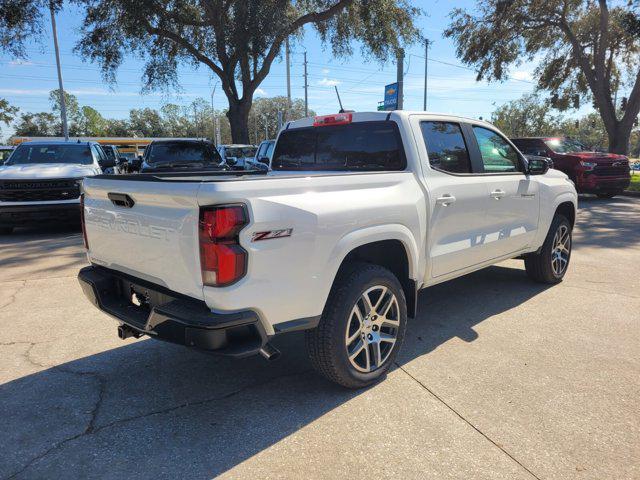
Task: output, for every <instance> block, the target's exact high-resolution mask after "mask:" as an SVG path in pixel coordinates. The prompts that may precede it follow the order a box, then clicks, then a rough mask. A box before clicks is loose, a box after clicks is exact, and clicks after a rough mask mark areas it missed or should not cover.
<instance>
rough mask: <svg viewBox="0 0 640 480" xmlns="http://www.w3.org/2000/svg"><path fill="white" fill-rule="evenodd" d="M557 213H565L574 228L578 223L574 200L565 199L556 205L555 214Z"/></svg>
mask: <svg viewBox="0 0 640 480" xmlns="http://www.w3.org/2000/svg"><path fill="white" fill-rule="evenodd" d="M557 214H560V215H563V216H564V217H565V218H566V219H567V220H569V223H570V224H571V228H573V226H574V225H575V223H576V207H575V205H574V204H573V202H570V201H565V202H562V203H560V204H559V205H558V206H557V207H556V211H555V214H554V216H555V215H557Z"/></svg>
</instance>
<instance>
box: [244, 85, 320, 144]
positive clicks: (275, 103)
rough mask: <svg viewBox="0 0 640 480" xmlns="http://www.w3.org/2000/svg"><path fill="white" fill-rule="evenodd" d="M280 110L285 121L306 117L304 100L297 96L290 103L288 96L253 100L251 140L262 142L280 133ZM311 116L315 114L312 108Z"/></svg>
mask: <svg viewBox="0 0 640 480" xmlns="http://www.w3.org/2000/svg"><path fill="white" fill-rule="evenodd" d="M278 112H282V119H283V121H289V120H297V119H298V118H303V117H304V101H303V100H301V99H299V98H296V99H293V100H292V101H291V105H289V102H288V99H287V97H282V96H281V97H271V98H258V99H257V100H256V101H254V102H253V106H252V107H251V112H250V113H249V128H250V131H251V133H252V135H250V141H252V142H253V143H256V144H257V143H260V140H265V135H266V137H267V138H273V137H275V136H276V134H277V133H278V127H279V125H278ZM308 114H309V116H313V115H315V112H313V111H312V110H310V111H309V113H308ZM265 124H266V132H265Z"/></svg>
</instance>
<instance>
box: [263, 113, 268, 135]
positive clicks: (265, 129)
mask: <svg viewBox="0 0 640 480" xmlns="http://www.w3.org/2000/svg"><path fill="white" fill-rule="evenodd" d="M264 139H265V140H269V125H268V124H267V116H266V115H265V116H264Z"/></svg>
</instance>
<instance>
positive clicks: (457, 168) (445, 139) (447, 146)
mask: <svg viewBox="0 0 640 480" xmlns="http://www.w3.org/2000/svg"><path fill="white" fill-rule="evenodd" d="M420 128H421V129H422V136H423V138H424V143H425V145H426V147H427V153H428V154H429V164H430V165H431V166H432V167H433V168H437V169H438V170H444V171H445V172H452V173H471V162H470V161H469V151H468V150H467V145H466V144H465V142H464V137H463V136H462V130H461V128H460V125H459V124H457V123H450V122H421V123H420Z"/></svg>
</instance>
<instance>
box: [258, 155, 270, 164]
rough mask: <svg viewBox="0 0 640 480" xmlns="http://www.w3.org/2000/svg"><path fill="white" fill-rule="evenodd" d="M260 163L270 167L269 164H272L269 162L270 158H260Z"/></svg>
mask: <svg viewBox="0 0 640 480" xmlns="http://www.w3.org/2000/svg"><path fill="white" fill-rule="evenodd" d="M258 161H259V162H260V163H264V164H265V165H267V166H268V165H269V163H271V162H270V160H269V157H260V158H258Z"/></svg>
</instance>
